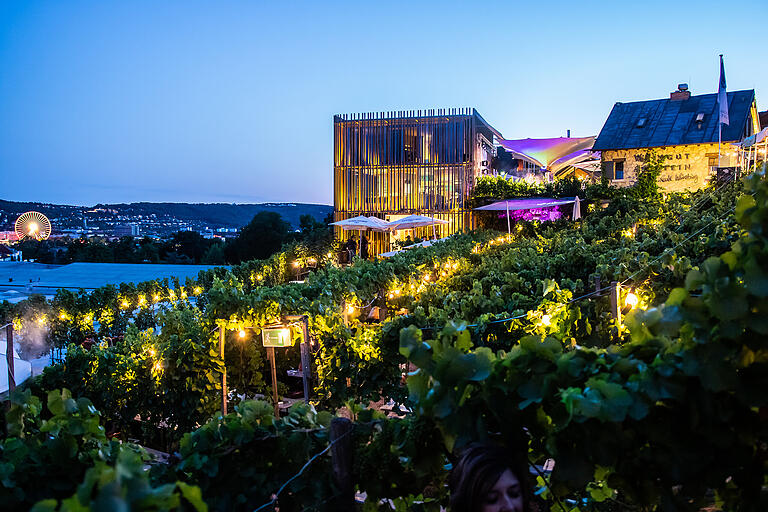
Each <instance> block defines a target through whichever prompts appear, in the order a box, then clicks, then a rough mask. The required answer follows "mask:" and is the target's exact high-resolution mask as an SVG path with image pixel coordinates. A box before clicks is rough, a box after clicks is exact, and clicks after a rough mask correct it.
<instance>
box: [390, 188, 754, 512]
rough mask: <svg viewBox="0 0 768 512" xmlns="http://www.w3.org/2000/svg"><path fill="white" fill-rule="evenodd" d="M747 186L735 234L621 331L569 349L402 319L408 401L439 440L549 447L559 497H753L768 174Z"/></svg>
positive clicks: (547, 340) (539, 451)
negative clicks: (603, 344) (498, 340)
mask: <svg viewBox="0 0 768 512" xmlns="http://www.w3.org/2000/svg"><path fill="white" fill-rule="evenodd" d="M750 191H751V192H752V193H751V194H750V195H746V196H743V197H742V198H741V199H739V201H738V203H737V206H736V215H735V217H736V220H737V221H738V222H739V223H740V224H741V226H742V227H743V228H744V229H745V232H744V233H743V234H742V236H741V237H740V238H739V240H738V241H736V242H735V243H734V244H733V245H732V248H731V250H730V251H728V252H725V253H724V254H722V255H720V256H719V257H711V258H708V259H706V260H705V261H704V262H703V263H702V264H701V266H700V268H698V269H692V270H690V271H689V272H688V273H687V276H686V279H685V288H679V289H676V290H674V291H673V292H672V293H671V294H670V295H669V298H668V300H667V301H666V303H665V304H663V305H660V306H659V307H658V308H650V309H647V310H642V309H638V310H635V311H633V312H631V313H630V314H629V315H628V317H627V319H626V324H627V326H628V328H629V333H630V337H631V341H630V342H629V343H626V344H624V345H614V346H610V347H608V348H607V349H590V348H582V347H579V346H576V348H570V347H569V346H567V345H563V343H562V342H561V341H560V340H559V339H557V338H554V337H544V336H542V335H539V336H528V337H524V338H522V339H520V341H519V343H518V344H516V345H514V346H513V347H512V348H511V350H509V351H508V352H503V351H502V352H498V353H496V354H494V353H492V352H491V351H489V350H488V349H487V348H484V347H480V348H473V347H472V344H471V342H470V341H469V336H467V334H466V331H465V330H463V329H462V328H461V327H458V328H457V327H454V326H448V327H446V328H445V329H444V330H443V331H442V332H441V333H440V336H439V337H438V338H436V339H429V340H427V341H423V340H422V335H421V332H420V331H419V330H417V329H415V328H411V329H407V330H404V331H403V332H402V334H401V351H402V352H403V354H404V355H406V356H407V357H408V358H409V360H410V361H411V362H412V363H413V364H415V365H416V366H417V367H418V368H419V371H418V372H417V373H415V374H414V375H412V376H411V377H410V378H409V380H408V387H409V391H410V394H411V399H412V401H413V403H414V405H415V406H416V407H417V413H419V414H422V415H426V416H428V417H430V418H434V420H435V421H436V422H437V423H438V425H439V427H440V429H441V431H442V433H443V436H444V438H445V442H446V445H447V446H448V448H449V449H452V448H454V447H456V446H461V445H464V444H466V443H468V442H470V441H472V440H476V439H478V438H480V439H482V438H486V437H488V436H490V435H491V434H490V433H495V434H494V435H498V436H499V437H500V438H501V439H504V440H505V441H506V442H508V443H510V444H512V445H514V446H516V447H517V449H518V450H521V451H523V453H525V452H528V453H529V456H530V458H531V461H532V462H533V463H539V464H541V463H543V461H544V460H545V459H547V458H554V459H555V461H556V466H555V471H554V472H553V473H552V475H551V481H550V482H549V483H548V485H549V488H550V490H551V491H552V492H554V495H559V496H561V497H567V496H576V497H585V496H589V498H590V499H592V500H594V501H597V502H600V501H605V500H612V499H613V496H614V492H615V493H618V498H619V500H620V501H621V502H624V503H631V504H634V505H635V506H639V507H654V508H655V507H659V508H660V509H670V510H672V509H674V510H691V511H697V510H699V509H700V508H701V507H703V506H704V505H706V504H708V500H707V499H706V495H707V492H708V491H711V490H714V491H715V492H716V494H717V496H718V500H719V501H720V502H721V503H722V504H723V505H724V507H725V509H726V510H763V509H765V507H766V505H767V504H768V495H767V494H766V493H765V491H764V489H765V487H764V486H765V484H766V483H767V482H768V480H767V478H766V476H767V475H768V472H767V471H766V467H765V462H764V461H765V457H766V453H765V445H766V442H767V441H768V431H767V430H766V428H765V421H764V415H763V413H762V411H763V409H764V408H765V407H766V405H767V402H766V397H765V395H764V393H762V392H761V391H759V390H763V389H765V388H766V386H768V380H766V375H768V373H766V370H768V342H766V340H767V339H768V338H766V334H767V333H768V327H766V326H767V325H768V324H766V322H765V318H766V313H768V310H766V307H768V306H766V300H765V297H766V296H768V287H765V286H763V281H765V280H766V279H763V277H764V276H763V272H764V270H763V269H765V268H766V266H768V260H766V257H765V255H766V254H768V237H766V234H765V233H766V231H765V226H767V225H768V182H766V181H765V180H764V179H762V178H761V177H753V178H752V179H751V183H750Z"/></svg>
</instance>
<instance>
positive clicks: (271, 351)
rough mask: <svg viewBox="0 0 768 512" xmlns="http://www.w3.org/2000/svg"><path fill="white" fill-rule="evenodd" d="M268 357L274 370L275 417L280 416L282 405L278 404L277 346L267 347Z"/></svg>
mask: <svg viewBox="0 0 768 512" xmlns="http://www.w3.org/2000/svg"><path fill="white" fill-rule="evenodd" d="M267 359H269V367H270V369H271V370H272V400H273V401H274V403H275V418H279V417H280V406H279V405H278V404H277V362H276V361H275V347H267Z"/></svg>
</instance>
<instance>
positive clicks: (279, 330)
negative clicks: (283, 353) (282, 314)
mask: <svg viewBox="0 0 768 512" xmlns="http://www.w3.org/2000/svg"><path fill="white" fill-rule="evenodd" d="M261 341H262V344H263V345H264V346H265V347H292V346H293V336H291V330H290V329H288V328H286V327H276V328H266V329H262V330H261Z"/></svg>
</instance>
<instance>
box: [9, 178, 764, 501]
mask: <svg viewBox="0 0 768 512" xmlns="http://www.w3.org/2000/svg"><path fill="white" fill-rule="evenodd" d="M654 179H655V178H654ZM504 186H507V185H505V184H504V183H501V184H500V183H493V182H491V181H488V182H486V183H483V184H481V185H479V186H478V189H479V196H478V197H480V196H483V195H485V196H488V197H493V196H495V197H505V196H506V197H514V196H517V195H523V194H525V193H529V192H530V191H525V190H509V189H503V187H504ZM579 186H582V187H583V185H578V184H574V183H571V184H566V185H563V186H562V187H561V188H562V189H561V190H559V191H558V190H549V191H547V192H549V193H550V194H558V193H559V194H561V195H566V194H569V193H570V195H574V194H573V193H572V192H573V190H572V187H579ZM568 187H571V188H568ZM585 192H586V197H587V198H588V199H589V201H586V202H585V203H584V207H585V209H586V211H587V213H586V215H585V217H584V218H583V219H581V220H579V221H570V220H558V221H554V222H548V223H538V222H535V221H532V222H527V221H520V222H518V223H517V224H515V225H514V226H513V229H512V232H511V234H507V233H506V232H504V233H499V232H495V231H492V230H482V231H477V232H472V233H466V234H460V235H455V236H453V237H451V238H450V239H449V240H446V241H444V242H441V243H438V244H434V245H433V246H432V247H429V248H424V249H419V250H412V251H404V252H402V253H399V254H397V255H396V256H394V257H392V258H389V259H386V260H377V261H361V260H357V261H355V263H354V264H353V265H350V266H344V267H342V266H339V265H337V264H336V263H335V262H334V261H333V259H334V258H333V253H332V252H329V251H331V248H330V247H308V246H303V245H301V244H294V245H292V246H290V247H287V248H286V250H284V251H283V252H280V253H278V254H276V255H274V256H272V257H271V258H269V259H267V260H259V261H251V262H247V263H243V264H241V265H238V266H235V267H232V268H230V269H229V270H227V269H216V270H215V271H209V272H204V273H201V275H200V276H199V277H198V279H197V280H188V281H187V282H184V283H181V282H168V281H163V282H147V283H139V284H135V285H134V284H123V285H121V286H119V287H113V286H109V287H104V288H102V289H98V290H95V291H92V292H85V291H81V292H72V291H65V290H61V291H59V292H58V293H57V295H56V297H55V298H54V299H53V300H51V301H48V302H46V301H44V300H29V301H26V302H22V303H20V304H18V305H14V306H10V305H7V304H6V305H4V306H3V310H2V311H0V313H2V315H3V316H4V319H7V320H10V321H13V322H14V325H15V328H16V329H17V331H18V332H19V333H20V335H21V336H24V333H25V332H27V331H29V330H32V329H41V328H44V330H45V332H46V338H47V341H48V342H49V343H50V344H51V346H53V347H56V349H58V348H65V349H66V350H64V351H63V352H62V354H63V355H62V360H61V361H60V362H58V363H56V364H53V365H51V366H50V367H47V368H46V369H45V370H44V372H43V373H42V375H40V376H37V377H35V378H33V379H32V380H30V381H28V382H27V383H25V384H24V386H23V387H22V388H20V389H18V390H17V391H16V392H15V393H14V394H13V396H12V397H11V401H12V403H13V405H12V407H11V408H10V410H9V411H8V412H7V413H6V415H5V425H4V431H3V432H2V435H1V437H0V502H2V503H3V505H4V507H7V508H8V509H13V510H26V509H30V508H32V509H33V510H37V511H44V510H45V511H47V510H64V511H72V510H128V509H131V510H196V511H202V510H280V511H282V512H286V511H304V510H306V511H326V510H337V508H335V503H337V501H336V500H337V499H338V496H339V495H340V492H341V491H340V489H339V485H338V482H336V481H334V479H333V478H332V474H333V471H332V467H331V465H332V459H331V448H333V443H334V442H336V440H338V439H339V438H338V437H334V436H333V435H332V432H331V428H330V425H331V422H332V420H333V418H334V417H337V416H338V415H344V416H346V417H349V418H351V419H352V423H351V430H350V431H349V433H347V434H345V435H346V436H348V438H346V441H347V442H349V439H351V443H350V444H351V446H352V451H353V453H354V457H353V471H352V472H351V473H352V479H353V481H352V485H353V487H354V490H355V491H356V492H357V493H358V497H359V501H360V503H359V505H358V506H359V509H360V510H364V511H380V510H381V511H383V510H397V511H411V510H413V511H422V510H423V511H439V510H440V509H441V507H446V506H447V503H448V490H447V487H446V479H447V476H448V471H449V468H450V466H451V463H452V462H455V459H456V454H457V453H458V452H459V450H460V449H461V448H462V447H464V446H466V445H467V444H469V443H471V442H473V441H477V440H492V441H494V442H496V443H499V444H503V445H506V446H508V447H510V448H513V449H514V451H515V452H516V453H520V454H523V455H524V457H525V458H526V459H527V463H528V465H529V466H530V467H531V469H532V471H533V472H534V473H532V475H531V487H532V491H533V492H534V493H535V498H534V500H535V503H537V505H538V507H539V510H555V511H558V512H574V511H581V512H586V511H591V510H594V511H651V510H663V511H667V510H669V511H673V510H674V511H676V510H680V511H700V510H702V509H704V508H705V507H709V508H708V510H743V511H762V510H768V395H766V390H767V389H768V181H766V179H765V178H764V176H763V174H762V173H757V172H756V173H754V174H753V175H752V176H750V177H748V178H747V179H746V180H744V181H742V182H728V183H723V184H717V185H711V186H710V187H709V188H707V189H705V190H702V191H699V192H695V193H686V194H672V195H668V196H661V195H659V194H657V193H655V189H654V188H653V187H649V186H648V184H647V183H646V182H645V181H643V180H641V181H640V182H639V185H638V187H637V188H635V189H629V190H627V191H624V192H618V191H610V190H606V189H605V187H602V186H600V185H596V186H594V187H593V188H592V189H588V190H586V191H585ZM604 198H608V199H610V201H602V202H601V199H604ZM305 272H308V274H307V275H306V278H305V279H304V281H303V282H291V281H295V280H296V277H297V276H298V275H301V274H303V273H305ZM615 282H618V283H620V286H619V287H618V291H619V295H620V296H619V297H618V303H619V305H620V306H621V307H622V308H623V313H624V315H623V318H622V319H617V318H616V315H615V314H612V308H611V290H612V289H613V290H614V291H615V290H616V289H617V288H616V286H615V285H612V283H615ZM630 296H631V297H630ZM630 298H631V299H634V300H630ZM295 316H306V317H307V321H308V331H309V339H310V344H309V348H310V352H311V355H312V368H311V370H309V372H310V373H311V375H312V380H311V384H312V392H311V399H310V404H305V403H303V402H302V401H300V400H299V401H297V403H296V404H294V405H293V406H291V407H290V408H288V409H286V410H284V411H283V412H282V414H281V415H280V416H279V417H276V416H275V415H274V411H273V405H274V404H272V403H271V402H270V400H271V398H270V397H271V393H272V391H271V377H272V375H271V370H270V362H269V361H268V358H267V352H266V349H265V348H264V347H263V346H262V343H261V331H262V329H264V328H266V327H270V326H275V325H285V326H288V327H289V328H290V330H291V336H292V337H293V338H296V340H297V341H300V340H299V338H300V337H301V336H300V335H301V330H300V329H298V328H297V327H296V326H295V325H293V324H292V322H291V321H288V320H286V319H287V318H294V317H295ZM221 333H224V344H223V347H224V354H223V358H222V357H221V354H220V351H219V347H220V345H219V343H220V341H219V337H220V335H221ZM276 350H277V351H278V356H277V357H276V358H275V364H276V375H277V376H278V391H279V394H280V396H286V395H288V394H291V393H292V392H293V391H295V388H296V387H297V386H296V384H297V380H296V379H295V378H292V377H289V376H287V372H288V370H291V369H297V368H299V367H300V360H301V357H300V350H299V343H294V344H293V346H291V347H288V348H279V349H276ZM225 369H226V380H227V387H228V394H227V398H228V404H227V405H228V407H229V409H230V410H231V411H233V412H230V413H228V414H226V415H224V414H222V413H221V412H222V403H221V396H222V374H223V373H224V370H225ZM302 371H308V370H307V369H306V368H304V369H303V370H302ZM383 403H384V404H387V407H386V408H385V409H386V411H389V410H390V409H391V410H392V411H393V412H392V413H390V414H387V413H386V411H384V410H381V409H382V407H381V404H383ZM158 454H160V455H158ZM162 454H168V455H169V456H168V457H165V456H161V455H162ZM549 460H553V461H554V469H553V470H552V471H549V470H546V471H545V470H543V469H542V468H544V467H545V463H546V462H547V461H549ZM363 497H364V500H363Z"/></svg>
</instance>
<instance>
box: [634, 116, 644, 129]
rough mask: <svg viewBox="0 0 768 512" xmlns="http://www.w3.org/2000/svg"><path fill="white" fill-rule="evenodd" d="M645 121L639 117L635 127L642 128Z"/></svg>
mask: <svg viewBox="0 0 768 512" xmlns="http://www.w3.org/2000/svg"><path fill="white" fill-rule="evenodd" d="M645 121H646V119H645V118H644V117H641V118H640V119H638V120H637V125H636V126H637V128H642V127H643V126H645Z"/></svg>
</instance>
